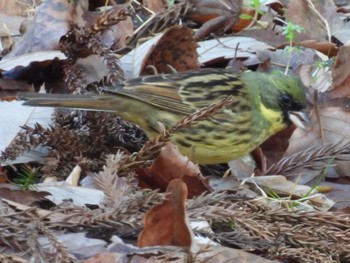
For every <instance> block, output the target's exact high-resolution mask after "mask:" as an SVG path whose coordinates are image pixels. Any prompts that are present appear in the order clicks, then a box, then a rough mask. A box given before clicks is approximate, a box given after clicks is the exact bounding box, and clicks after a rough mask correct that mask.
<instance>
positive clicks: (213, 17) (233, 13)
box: [189, 0, 254, 40]
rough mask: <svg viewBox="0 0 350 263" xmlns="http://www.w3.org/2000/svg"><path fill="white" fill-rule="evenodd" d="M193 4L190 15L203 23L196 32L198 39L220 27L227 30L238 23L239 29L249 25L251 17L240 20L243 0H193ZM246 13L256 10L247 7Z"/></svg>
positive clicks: (252, 12) (250, 13) (194, 19)
mask: <svg viewBox="0 0 350 263" xmlns="http://www.w3.org/2000/svg"><path fill="white" fill-rule="evenodd" d="M189 2H191V3H192V4H193V7H192V9H191V12H190V14H189V17H190V18H191V19H192V20H193V21H196V22H197V23H201V24H203V25H202V27H201V28H200V29H199V30H198V31H197V33H196V39H197V40H199V39H203V38H205V37H206V36H208V35H209V34H210V33H213V32H215V31H217V30H219V29H223V30H224V31H227V30H229V29H231V28H232V27H233V26H234V25H235V24H236V23H237V24H238V25H237V28H238V30H241V29H242V28H244V27H246V26H248V25H249V24H250V19H244V20H239V14H240V13H241V6H242V2H243V1H242V0H238V1H237V0H223V1H217V0H191V1H189ZM244 12H245V13H247V14H249V15H253V14H254V11H253V10H249V9H245V11H244Z"/></svg>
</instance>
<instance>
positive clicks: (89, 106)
mask: <svg viewBox="0 0 350 263" xmlns="http://www.w3.org/2000/svg"><path fill="white" fill-rule="evenodd" d="M17 98H18V99H19V100H24V101H25V102H24V103H23V105H29V106H38V107H57V108H73V109H85V110H99V111H114V110H115V109H113V103H112V100H113V98H112V97H111V96H104V95H71V94H42V93H19V94H18V95H17Z"/></svg>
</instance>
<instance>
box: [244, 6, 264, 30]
mask: <svg viewBox="0 0 350 263" xmlns="http://www.w3.org/2000/svg"><path fill="white" fill-rule="evenodd" d="M263 2H265V0H251V4H250V5H248V7H250V8H252V9H254V17H252V16H251V15H248V14H240V15H239V18H240V19H245V20H248V19H251V20H252V22H251V23H250V25H249V26H248V27H247V28H250V27H251V26H252V25H253V24H254V23H255V22H258V15H262V14H263V13H264V12H263V11H261V4H262V3H263ZM247 28H246V29H247Z"/></svg>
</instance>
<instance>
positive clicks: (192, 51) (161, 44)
mask: <svg viewBox="0 0 350 263" xmlns="http://www.w3.org/2000/svg"><path fill="white" fill-rule="evenodd" d="M197 47H198V45H197V42H196V41H195V40H194V38H193V31H192V29H190V28H188V27H184V26H172V27H170V28H169V29H167V30H166V31H165V32H164V34H163V35H162V37H161V38H160V39H159V41H158V42H157V43H156V44H155V45H154V46H153V47H152V48H151V50H149V55H148V57H146V58H145V60H144V62H143V66H142V67H141V68H142V70H141V75H148V74H152V73H154V72H152V70H151V71H150V70H149V69H148V68H147V67H148V66H152V67H155V68H156V70H157V73H172V70H171V68H169V66H171V67H172V68H173V69H175V70H176V71H178V72H182V71H187V70H192V69H198V68H199V66H200V64H199V62H198V54H197V51H196V49H197Z"/></svg>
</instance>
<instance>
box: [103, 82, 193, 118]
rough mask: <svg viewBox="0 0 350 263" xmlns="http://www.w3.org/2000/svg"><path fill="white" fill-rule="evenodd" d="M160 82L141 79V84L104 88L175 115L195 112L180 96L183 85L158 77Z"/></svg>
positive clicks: (134, 83)
mask: <svg viewBox="0 0 350 263" xmlns="http://www.w3.org/2000/svg"><path fill="white" fill-rule="evenodd" d="M158 78H159V81H156V79H155V81H154V82H150V81H144V79H143V78H142V79H141V78H139V80H140V82H136V81H134V80H133V81H132V82H126V83H125V85H124V86H123V87H122V88H117V89H115V88H112V87H109V88H108V87H107V88H103V90H104V91H106V92H108V93H114V94H119V95H123V96H127V97H131V98H133V99H136V100H139V101H142V102H144V103H147V104H151V105H153V106H155V107H157V108H160V109H164V110H166V111H169V112H173V113H175V114H183V115H189V114H191V113H192V112H194V111H195V109H193V108H192V107H191V106H190V105H188V104H186V103H184V102H183V100H182V99H181V97H180V95H179V89H180V88H181V84H180V83H178V82H174V81H165V80H164V79H161V77H158Z"/></svg>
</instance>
